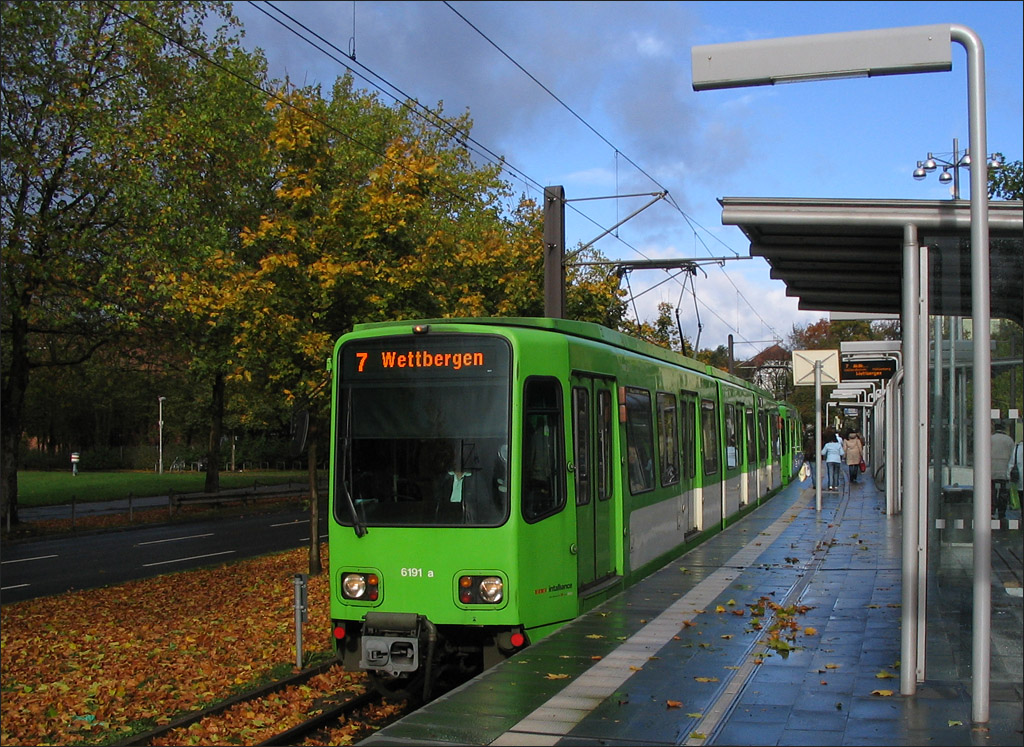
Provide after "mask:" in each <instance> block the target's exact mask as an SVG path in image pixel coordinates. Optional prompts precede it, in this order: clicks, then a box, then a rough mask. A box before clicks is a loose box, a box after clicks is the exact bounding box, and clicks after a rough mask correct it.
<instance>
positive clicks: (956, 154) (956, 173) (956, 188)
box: [953, 138, 960, 200]
mask: <svg viewBox="0 0 1024 747" xmlns="http://www.w3.org/2000/svg"><path fill="white" fill-rule="evenodd" d="M959 143H960V141H959V140H957V139H956V138H953V199H954V200H959V199H960V144H959Z"/></svg>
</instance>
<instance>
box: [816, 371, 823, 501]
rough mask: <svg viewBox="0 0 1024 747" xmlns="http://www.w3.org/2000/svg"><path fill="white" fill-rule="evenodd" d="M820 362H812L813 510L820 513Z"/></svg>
mask: <svg viewBox="0 0 1024 747" xmlns="http://www.w3.org/2000/svg"><path fill="white" fill-rule="evenodd" d="M821 480H822V476H821V361H820V360H816V361H814V508H815V510H817V511H821Z"/></svg>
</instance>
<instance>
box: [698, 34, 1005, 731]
mask: <svg viewBox="0 0 1024 747" xmlns="http://www.w3.org/2000/svg"><path fill="white" fill-rule="evenodd" d="M952 42H956V43H957V44H960V45H961V46H962V47H963V48H964V50H965V51H966V52H967V113H968V127H969V133H970V150H972V151H974V152H975V153H986V152H988V147H987V145H986V132H985V130H986V126H985V50H984V47H983V45H982V43H981V38H980V37H979V36H978V35H977V34H976V33H974V31H972V30H971V29H969V28H967V27H966V26H961V25H959V24H936V25H933V26H911V27H907V28H895V29H880V30H877V31H849V32H845V33H839V34H817V35H812V36H796V37H789V38H784V39H766V40H760V41H748V42H732V43H728V44H714V45H706V46H698V47H693V48H692V49H691V50H690V62H691V68H692V76H693V90H695V91H704V90H710V89H715V88H742V87H746V86H765V85H774V84H776V83H785V82H798V81H810V80H824V79H827V78H850V77H871V76H877V75H900V74H903V73H926V72H948V71H950V70H952V69H953V54H952V50H951V44H952ZM970 169H971V197H970V206H971V316H972V319H973V322H974V335H975V339H974V360H973V365H974V372H975V386H974V417H973V423H974V511H973V518H974V557H973V565H974V595H973V602H974V604H973V608H972V635H973V650H972V656H971V675H972V676H971V695H972V698H971V710H972V717H973V719H974V721H975V722H979V723H984V722H987V721H988V720H989V696H990V693H989V685H990V681H991V663H992V662H991V645H992V640H991V636H990V633H989V629H988V628H989V625H991V618H992V590H991V575H992V527H991V524H990V522H989V515H990V513H991V508H992V484H991V477H992V465H991V461H990V451H991V449H990V443H989V432H990V429H991V423H990V421H989V418H990V417H991V411H992V378H991V370H992V369H991V351H990V350H989V343H990V340H991V330H990V328H989V324H990V318H991V310H990V306H989V304H990V301H991V288H990V285H989V231H988V189H987V186H988V185H987V184H986V181H985V177H986V175H985V163H984V161H983V160H981V159H976V160H975V161H974V162H973V163H971V164H970ZM917 250H918V241H917V226H915V225H911V224H908V225H907V226H905V228H904V266H905V267H906V268H908V269H911V268H913V269H912V272H910V274H911V275H912V276H913V277H912V278H911V279H910V280H908V278H907V277H906V276H905V277H904V281H903V286H904V294H903V295H904V298H903V317H904V319H905V320H906V321H907V323H908V326H909V327H911V329H904V339H905V340H906V341H907V343H906V346H907V347H908V348H912V350H909V351H908V353H909V352H912V353H913V355H910V354H908V355H907V356H906V358H905V359H904V371H905V374H904V381H909V382H910V385H909V386H908V390H909V391H910V392H912V393H913V395H914V396H911V397H909V398H908V400H909V401H908V406H907V408H906V411H905V413H904V438H903V442H904V444H905V446H906V447H907V449H909V451H910V453H909V454H908V455H907V456H908V458H907V459H905V460H904V468H903V480H904V489H905V492H907V494H909V495H912V496H915V499H914V500H911V501H909V502H908V503H907V504H906V506H905V507H904V530H905V531H904V537H903V575H902V578H903V610H904V611H903V619H902V623H903V629H902V634H901V635H902V644H901V653H902V661H903V667H902V668H901V672H900V690H901V692H902V694H904V695H913V694H914V692H915V688H916V681H915V679H914V678H915V676H916V672H917V670H918V666H917V643H918V632H917V629H916V628H917V619H916V618H914V617H912V616H911V615H912V614H913V615H917V614H918V613H917V608H918V602H919V595H918V589H917V586H918V583H919V582H920V580H921V579H920V578H919V577H918V569H919V558H918V549H919V547H918V544H919V543H918V542H917V536H916V533H917V532H918V531H919V526H918V524H919V505H918V503H919V501H920V495H919V491H918V484H919V480H918V477H919V476H918V475H917V474H915V472H914V470H915V467H916V466H917V464H918V457H919V454H920V452H919V447H918V446H917V443H916V439H917V436H918V433H917V422H918V407H919V402H917V396H918V390H917V387H918V381H917V379H918V378H920V372H919V369H920V368H921V362H920V360H918V358H919V357H920V356H919V354H918V351H917V349H916V346H917V345H918V342H917V338H918V336H919V331H918V327H919V320H918V315H919V313H918V309H917V306H916V304H917V302H918V300H919V299H918V295H919V289H918V286H917V283H918V278H917V274H918V273H919V269H918V266H917V264H916V263H917V262H918V261H919V257H918V255H917ZM905 275H906V273H905ZM926 375H927V374H925V376H926ZM911 610H913V612H911ZM921 669H922V671H923V667H922V668H921Z"/></svg>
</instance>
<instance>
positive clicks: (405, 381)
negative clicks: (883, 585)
mask: <svg viewBox="0 0 1024 747" xmlns="http://www.w3.org/2000/svg"><path fill="white" fill-rule="evenodd" d="M330 365H331V368H332V372H333V374H332V378H333V387H332V401H333V416H332V426H331V475H330V506H331V519H330V522H329V524H330V527H329V532H330V534H329V538H330V539H329V542H330V573H331V617H332V621H333V637H334V642H335V648H336V651H337V653H338V655H339V657H340V658H341V659H342V660H343V661H344V663H345V666H346V667H348V668H349V669H352V670H356V669H363V670H366V671H367V672H368V673H369V674H370V675H371V677H372V679H373V680H374V685H375V687H377V688H378V689H379V690H381V691H382V692H384V693H386V694H390V695H395V696H399V697H415V698H419V697H421V696H423V697H429V696H430V692H431V689H432V688H433V687H434V686H435V683H437V682H438V681H439V680H441V679H442V678H444V677H445V675H446V674H454V673H457V675H458V676H464V675H465V674H467V673H473V672H476V671H479V670H480V669H481V668H485V667H489V666H491V665H493V664H494V663H496V662H498V661H500V660H501V659H502V658H505V657H508V656H511V655H512V654H514V653H515V652H516V651H518V650H520V649H522V648H524V647H525V646H527V645H529V644H530V643H531V642H534V641H537V640H539V639H540V638H542V637H543V636H545V635H547V634H548V633H550V632H552V631H553V630H555V629H556V628H558V627H559V626H561V625H564V624H565V623H567V622H569V621H571V620H573V619H574V618H576V617H577V616H578V615H580V614H581V613H582V612H584V611H586V610H588V609H590V608H592V607H594V606H596V605H597V604H599V603H600V602H602V601H604V600H605V599H607V598H608V597H609V596H611V595H613V594H616V593H618V592H619V591H621V590H622V589H623V588H625V587H626V586H628V585H630V584H632V583H634V582H635V581H637V580H638V579H640V578H642V577H643V576H644V575H646V574H648V573H650V572H651V571H653V570H655V569H656V568H658V567H660V566H661V565H663V564H664V563H666V562H668V561H669V560H670V559H672V558H673V557H675V556H677V555H679V554H680V553H681V552H683V551H684V550H685V549H686V548H687V547H689V546H692V545H694V544H696V543H698V542H700V541H701V540H702V539H704V538H705V537H707V536H709V535H710V534H711V533H714V532H717V531H719V530H721V529H722V528H724V527H725V526H726V524H727V523H728V522H729V521H731V520H734V519H735V518H736V517H737V516H738V515H740V514H741V513H743V512H745V511H747V510H751V509H752V508H753V507H754V506H756V505H757V504H758V503H759V502H760V501H761V500H762V499H764V498H765V497H767V496H769V495H771V494H772V493H773V492H775V491H776V490H778V489H779V488H780V487H781V486H783V485H784V484H786V483H788V482H789V481H790V480H791V479H792V478H793V475H794V474H795V469H796V467H797V466H799V463H798V461H797V455H798V454H799V452H800V434H801V424H800V422H799V415H798V414H797V412H796V411H795V410H794V409H793V408H791V407H788V406H787V405H785V404H784V403H782V402H778V401H774V400H772V399H771V395H770V394H769V393H768V392H766V391H764V390H761V389H759V388H756V387H753V386H751V385H750V384H749V383H748V382H745V381H742V380H740V379H738V378H736V377H733V376H730V375H729V374H727V373H725V372H722V371H720V370H717V369H714V368H712V367H710V366H707V365H704V364H702V363H699V362H697V361H695V360H692V359H689V358H685V357H683V356H680V355H678V354H676V353H673V352H671V351H668V350H665V349H663V348H660V347H657V346H655V345H651V344H648V343H645V342H642V341H639V340H636V339H634V338H632V337H629V336H627V335H623V334H621V333H618V332H615V331H612V330H610V329H606V328H604V327H601V326H598V325H595V324H589V323H583V322H574V321H567V320H562V319H550V318H529V319H525V318H515V319H513V318H506V319H459V320H455V319H448V320H431V321H424V322H389V323H379V324H363V325H358V326H357V327H356V328H355V329H354V330H353V331H352V332H351V333H349V334H347V335H345V336H343V337H342V338H341V339H340V340H339V341H338V342H337V345H336V347H335V351H334V357H333V359H332V361H331V364H330Z"/></svg>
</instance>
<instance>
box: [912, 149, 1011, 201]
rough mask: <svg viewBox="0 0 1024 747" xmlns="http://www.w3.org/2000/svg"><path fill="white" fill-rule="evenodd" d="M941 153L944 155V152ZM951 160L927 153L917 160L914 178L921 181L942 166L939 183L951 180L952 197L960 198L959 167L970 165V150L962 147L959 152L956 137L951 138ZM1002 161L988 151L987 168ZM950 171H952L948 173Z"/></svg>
mask: <svg viewBox="0 0 1024 747" xmlns="http://www.w3.org/2000/svg"><path fill="white" fill-rule="evenodd" d="M941 155H946V154H945V153H943V154H941ZM951 155H952V158H953V160H952V161H946V160H944V159H942V158H936V157H935V156H934V154H932V153H929V154H928V158H926V159H925V160H923V161H918V162H917V168H916V169H914V178H915V179H917V180H918V181H921V180H922V179H924V178H925V177H927V176H928V174H930V173H932V172H933V171H935V169H937V168H938V167H939V166H941V167H942V173H941V174H939V183H941V184H949V183H950V182H953V191H952V195H953V199H954V200H959V199H960V169H962V168H970V166H971V151H970V149H964V151H963V153H961V152H960V146H959V142H958V141H957V139H956V138H953V153H952V154H951ZM1002 165H1003V162H1002V161H1000V160H999V156H998V155H997V154H995V153H990V154H989V156H988V168H990V169H998V168H1000V167H1002ZM950 172H952V173H950Z"/></svg>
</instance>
